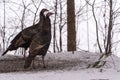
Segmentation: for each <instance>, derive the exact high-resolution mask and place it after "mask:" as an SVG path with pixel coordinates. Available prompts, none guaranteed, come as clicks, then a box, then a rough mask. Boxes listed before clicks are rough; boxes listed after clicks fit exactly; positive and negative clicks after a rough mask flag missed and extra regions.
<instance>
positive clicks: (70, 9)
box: [67, 0, 76, 51]
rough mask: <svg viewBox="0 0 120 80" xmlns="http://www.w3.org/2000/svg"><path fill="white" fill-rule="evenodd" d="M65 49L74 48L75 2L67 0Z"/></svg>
mask: <svg viewBox="0 0 120 80" xmlns="http://www.w3.org/2000/svg"><path fill="white" fill-rule="evenodd" d="M67 50H68V51H75V50H76V30H75V3H74V0H67Z"/></svg>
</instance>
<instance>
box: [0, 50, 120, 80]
mask: <svg viewBox="0 0 120 80" xmlns="http://www.w3.org/2000/svg"><path fill="white" fill-rule="evenodd" d="M99 55H100V54H99V53H88V52H82V51H80V52H75V53H74V54H72V53H71V52H64V53H48V54H47V56H46V58H45V61H46V64H47V68H46V69H42V68H40V67H41V65H40V66H38V64H36V68H39V69H31V68H30V69H29V70H27V71H26V70H22V68H23V66H21V68H20V70H17V69H16V70H15V69H14V70H15V72H13V71H12V72H9V73H0V80H73V79H74V80H120V58H118V57H117V56H114V55H112V56H111V57H109V58H107V59H106V60H107V63H106V65H105V66H104V67H102V68H100V69H95V68H89V69H87V66H88V65H89V64H92V63H93V62H95V61H96V60H97V59H98V57H99ZM10 57H11V58H12V59H13V60H14V59H16V58H18V57H16V56H15V57H14V56H5V57H1V60H7V59H9V58H10ZM11 58H10V60H11ZM39 59H40V58H39ZM36 62H37V60H36ZM11 65H12V63H11ZM15 68H16V67H15Z"/></svg>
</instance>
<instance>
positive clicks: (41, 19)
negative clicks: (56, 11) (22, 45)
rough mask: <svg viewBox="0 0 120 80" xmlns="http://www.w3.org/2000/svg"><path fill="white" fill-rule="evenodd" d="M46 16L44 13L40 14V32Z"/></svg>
mask: <svg viewBox="0 0 120 80" xmlns="http://www.w3.org/2000/svg"><path fill="white" fill-rule="evenodd" d="M44 20H45V16H44V14H43V13H40V21H39V22H38V31H40V32H41V31H42V28H43V25H44Z"/></svg>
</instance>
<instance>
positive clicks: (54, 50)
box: [53, 0, 58, 52]
mask: <svg viewBox="0 0 120 80" xmlns="http://www.w3.org/2000/svg"><path fill="white" fill-rule="evenodd" d="M57 3H58V0H56V2H55V18H54V27H53V30H54V31H53V52H56V49H55V46H56V28H55V27H56V17H57Z"/></svg>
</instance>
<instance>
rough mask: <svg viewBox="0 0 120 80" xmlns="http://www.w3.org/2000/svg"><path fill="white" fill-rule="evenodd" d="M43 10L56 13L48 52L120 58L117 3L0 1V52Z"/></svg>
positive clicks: (103, 0)
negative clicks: (84, 53)
mask: <svg viewBox="0 0 120 80" xmlns="http://www.w3.org/2000/svg"><path fill="white" fill-rule="evenodd" d="M42 8H47V9H48V10H50V11H51V12H54V13H55V14H54V15H53V16H52V17H51V21H52V35H53V37H52V41H51V46H50V48H49V52H61V51H76V50H77V51H80V50H85V51H90V52H101V53H108V54H111V53H114V54H117V55H120V54H119V51H120V47H119V46H120V43H119V42H120V37H119V35H120V27H119V26H120V22H119V19H120V1H118V0H68V1H67V0H19V1H18V0H14V1H13V0H1V1H0V43H1V44H0V49H1V51H4V50H5V49H6V48H7V47H8V45H9V43H10V41H11V40H12V39H13V38H14V36H15V35H16V34H17V33H18V32H20V31H21V30H23V29H24V28H26V27H29V26H31V25H33V24H35V23H37V22H38V21H39V12H40V10H41V9H42ZM21 52H22V53H24V51H23V50H22V49H19V50H17V53H20V54H21ZM17 53H16V54H17Z"/></svg>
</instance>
